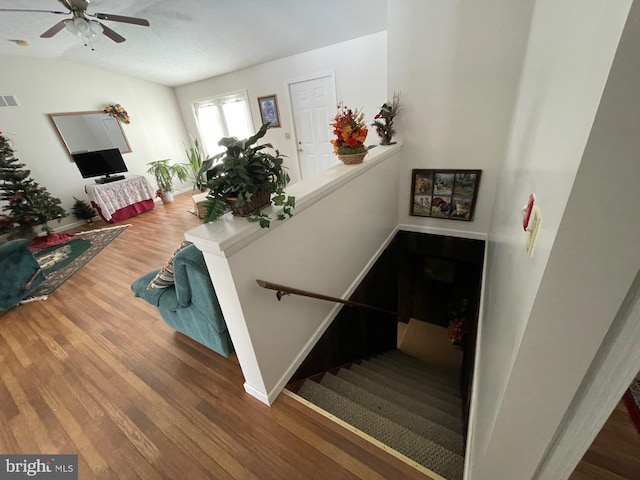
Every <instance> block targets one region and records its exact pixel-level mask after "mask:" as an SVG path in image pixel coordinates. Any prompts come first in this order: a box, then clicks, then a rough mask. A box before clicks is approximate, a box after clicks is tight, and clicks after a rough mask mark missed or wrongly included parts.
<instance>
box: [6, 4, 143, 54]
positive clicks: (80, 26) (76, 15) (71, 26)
mask: <svg viewBox="0 0 640 480" xmlns="http://www.w3.org/2000/svg"><path fill="white" fill-rule="evenodd" d="M58 1H59V2H60V3H61V4H62V5H64V7H65V8H67V10H68V11H66V12H61V11H58V10H27V9H22V8H0V11H1V12H39V13H54V14H56V15H69V14H71V15H72V17H71V18H67V19H65V20H61V21H59V22H58V23H56V24H55V25H54V26H53V27H51V28H50V29H49V30H47V31H46V32H44V33H43V34H42V35H40V37H41V38H51V37H53V36H54V35H55V34H56V33H58V32H60V31H61V30H63V29H64V28H66V29H67V30H68V31H70V32H71V33H73V34H75V35H80V36H81V37H82V38H83V40H84V44H85V46H86V45H87V43H90V39H91V38H94V37H95V36H96V35H98V34H100V33H103V34H104V35H106V36H107V37H109V38H110V39H111V40H113V41H114V42H116V43H122V42H124V41H125V40H126V38H124V37H123V36H122V35H120V34H119V33H118V32H116V31H114V30H112V29H110V28H109V27H107V26H106V25H105V24H104V23H102V22H99V21H98V20H109V21H111V22H122V23H131V24H133V25H142V26H145V27H148V26H149V21H148V20H145V19H144V18H135V17H125V16H122V15H112V14H110V13H89V12H87V7H88V6H89V0H58ZM89 17H93V18H96V19H98V20H93V19H92V18H89ZM91 49H92V50H93V47H92V48H91Z"/></svg>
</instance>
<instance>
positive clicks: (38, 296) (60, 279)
mask: <svg viewBox="0 0 640 480" xmlns="http://www.w3.org/2000/svg"><path fill="white" fill-rule="evenodd" d="M129 226H130V225H118V226H116V227H109V228H102V229H98V230H88V231H86V232H78V233H76V234H75V235H74V236H73V237H72V238H71V239H70V240H68V241H66V242H64V243H61V244H59V245H54V246H52V247H49V248H45V249H44V250H40V251H39V252H37V253H36V254H35V256H36V259H37V260H38V263H39V264H40V267H41V268H42V269H43V270H44V273H45V276H46V279H45V281H44V282H43V283H42V284H41V285H40V286H39V287H38V288H37V289H35V290H34V291H33V292H31V293H30V294H29V296H27V297H26V298H25V299H24V300H23V301H22V302H21V303H27V302H33V301H36V300H45V299H46V298H47V297H48V296H49V295H51V294H52V293H53V292H54V291H55V290H56V289H57V288H58V287H59V286H60V285H62V284H63V283H64V282H66V281H67V280H69V278H71V276H72V275H73V274H74V273H76V272H77V271H78V270H80V268H82V267H83V266H84V265H85V264H86V263H87V262H88V261H89V260H91V259H92V258H93V257H95V256H96V255H97V254H98V253H100V251H101V250H102V249H103V248H104V247H106V246H107V245H109V244H110V243H111V242H112V241H113V240H115V239H116V238H117V237H118V235H120V234H121V233H122V232H124V231H125V229H126V228H127V227H129Z"/></svg>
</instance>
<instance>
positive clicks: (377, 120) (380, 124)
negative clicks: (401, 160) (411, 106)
mask: <svg viewBox="0 0 640 480" xmlns="http://www.w3.org/2000/svg"><path fill="white" fill-rule="evenodd" d="M399 110H400V94H399V93H394V94H393V100H391V102H385V103H383V104H382V106H381V107H380V112H379V113H378V114H377V115H376V116H375V117H373V119H374V121H373V123H372V124H371V126H372V127H374V128H375V129H376V133H377V134H378V136H379V137H380V145H392V144H393V143H395V142H392V141H391V138H392V137H393V134H394V133H396V131H395V130H394V128H393V119H394V117H395V116H396V115H397V114H398V111H399Z"/></svg>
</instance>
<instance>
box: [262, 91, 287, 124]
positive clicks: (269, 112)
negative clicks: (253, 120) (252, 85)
mask: <svg viewBox="0 0 640 480" xmlns="http://www.w3.org/2000/svg"><path fill="white" fill-rule="evenodd" d="M258 105H259V106H260V118H261V119H262V123H263V124H264V123H267V122H268V123H270V124H271V128H274V127H281V126H282V125H280V113H279V112H278V97H277V95H276V94H275V93H274V94H273V95H266V96H264V97H258Z"/></svg>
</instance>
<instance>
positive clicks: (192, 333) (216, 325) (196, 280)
mask: <svg viewBox="0 0 640 480" xmlns="http://www.w3.org/2000/svg"><path fill="white" fill-rule="evenodd" d="M173 267H174V269H173V270H174V272H173V275H174V281H175V285H173V286H170V287H168V288H147V286H148V285H149V283H150V282H151V280H153V279H154V277H155V276H156V274H157V273H158V272H159V270H154V271H152V272H149V273H147V274H145V275H143V276H142V277H140V278H139V279H137V280H136V281H135V282H133V284H132V285H131V290H132V291H133V292H134V294H135V296H136V297H139V298H142V299H144V300H146V301H147V302H148V303H150V304H151V305H153V306H155V307H157V308H158V311H159V312H160V315H161V316H162V318H163V319H164V321H165V322H166V323H167V324H168V325H169V326H170V327H172V328H174V329H176V330H178V331H179V332H181V333H183V334H184V335H186V336H187V337H189V338H192V339H193V340H195V341H196V342H198V343H201V344H202V345H205V346H206V347H208V348H210V349H211V350H214V351H216V352H218V353H219V354H221V355H224V356H225V357H228V356H229V355H230V354H231V352H233V344H232V343H231V338H230V337H229V332H228V331H227V325H226V323H225V321H224V317H223V316H222V311H221V310H220V305H219V304H218V297H217V296H216V292H215V291H214V289H213V285H212V284H211V277H209V271H208V270H207V266H206V264H205V262H204V258H203V256H202V252H200V250H198V249H197V248H196V246H195V245H189V246H188V247H186V248H183V249H182V250H180V251H179V252H177V253H176V254H175V257H174V258H173Z"/></svg>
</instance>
